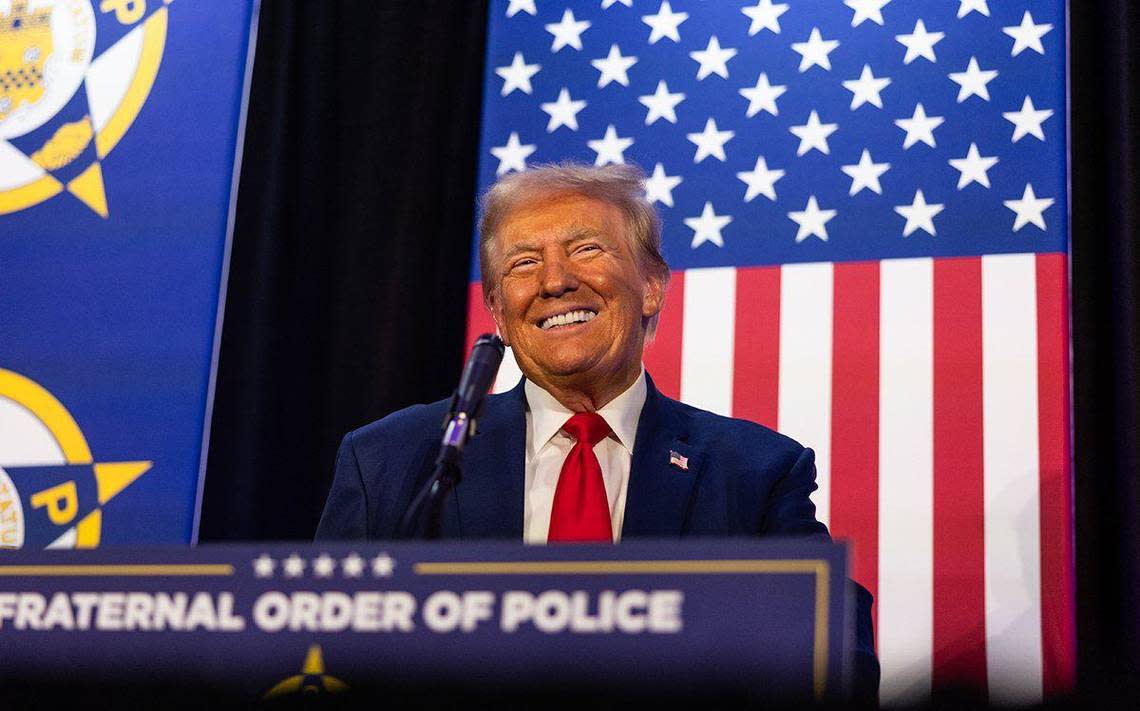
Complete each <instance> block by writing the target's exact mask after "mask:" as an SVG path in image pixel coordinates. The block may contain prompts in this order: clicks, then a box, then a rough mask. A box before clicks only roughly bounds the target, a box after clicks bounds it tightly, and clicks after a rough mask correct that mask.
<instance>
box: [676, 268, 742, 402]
mask: <svg viewBox="0 0 1140 711" xmlns="http://www.w3.org/2000/svg"><path fill="white" fill-rule="evenodd" d="M684 308H685V311H684V315H683V316H682V321H681V322H682V324H683V325H682V341H681V400H683V401H684V402H687V403H688V404H690V405H692V406H693V407H699V408H701V409H704V410H709V411H711V412H715V413H717V414H719V415H732V382H733V381H732V358H733V347H734V343H735V333H736V269H734V268H733V267H720V268H716V269H689V270H687V271H686V272H685V306H684Z"/></svg>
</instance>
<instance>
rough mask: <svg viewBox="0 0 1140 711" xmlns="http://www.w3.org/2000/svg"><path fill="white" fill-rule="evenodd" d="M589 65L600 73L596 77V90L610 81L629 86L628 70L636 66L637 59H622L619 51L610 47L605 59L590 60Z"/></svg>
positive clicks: (614, 47) (614, 46)
mask: <svg viewBox="0 0 1140 711" xmlns="http://www.w3.org/2000/svg"><path fill="white" fill-rule="evenodd" d="M590 64H592V65H594V69H597V70H598V71H599V72H601V75H600V76H599V77H598V88H599V89H600V88H601V87H603V86H605V85H606V84H609V83H610V82H611V81H616V82H617V83H618V84H621V85H622V86H629V74H628V73H627V72H628V71H629V68H630V67H632V66H633V65H634V64H637V57H623V56H622V55H621V49H620V48H619V47H618V46H617V45H616V44H612V45H610V53H609V54H608V55H607V56H606V58H605V59H591V60H590Z"/></svg>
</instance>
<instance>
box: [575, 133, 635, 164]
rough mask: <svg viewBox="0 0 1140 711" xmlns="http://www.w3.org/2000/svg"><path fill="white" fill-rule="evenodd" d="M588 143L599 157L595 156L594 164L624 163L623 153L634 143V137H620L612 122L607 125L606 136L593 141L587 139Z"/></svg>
mask: <svg viewBox="0 0 1140 711" xmlns="http://www.w3.org/2000/svg"><path fill="white" fill-rule="evenodd" d="M586 145H588V146H589V147H590V150H592V151H594V152H595V153H597V154H598V155H597V157H595V158H594V165H597V166H603V165H609V164H610V163H618V164H624V163H625V156H624V155H622V153H623V152H624V151H625V150H626V149H627V148H629V147H630V146H632V145H633V139H632V138H619V137H618V135H617V129H615V128H614V125H613V124H612V123H611V124H610V125H609V126H607V127H606V135H605V136H603V137H601V138H598V139H595V140H593V141H586Z"/></svg>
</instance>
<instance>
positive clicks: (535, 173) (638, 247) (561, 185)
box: [479, 162, 669, 337]
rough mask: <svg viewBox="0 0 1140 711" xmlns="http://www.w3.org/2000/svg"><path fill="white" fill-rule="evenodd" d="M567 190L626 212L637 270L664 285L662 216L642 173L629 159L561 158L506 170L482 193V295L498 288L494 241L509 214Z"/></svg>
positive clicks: (649, 332)
mask: <svg viewBox="0 0 1140 711" xmlns="http://www.w3.org/2000/svg"><path fill="white" fill-rule="evenodd" d="M566 193H574V194H577V195H583V196H585V197H588V198H591V199H594V200H599V201H601V202H604V203H606V204H609V205H613V206H614V207H616V208H617V209H618V210H619V211H621V213H622V216H623V217H624V218H625V224H626V230H625V232H626V239H628V240H629V243H630V246H631V247H632V248H633V252H634V254H635V255H636V256H637V262H638V266H639V267H640V269H641V273H642V274H643V275H645V276H650V277H655V278H657V279H659V280H660V281H661V286H662V290H664V288H665V286H666V285H667V284H668V283H669V265H668V264H666V263H665V258H664V257H663V256H661V218H660V217H658V215H657V210H655V209H654V208H653V205H652V204H650V202H649V201H648V200H646V199H645V173H644V172H643V171H642V170H641V169H640V168H638V167H637V166H632V165H607V166H602V167H600V168H599V167H595V166H592V165H585V164H582V163H572V162H564V163H557V164H548V165H540V166H536V167H533V168H529V169H527V170H525V171H523V172H521V173H508V174H507V175H504V176H503V177H501V178H499V179H498V180H497V181H496V182H495V184H494V185H492V186H491V187H490V188H488V189H487V191H486V192H485V193H483V197H482V200H481V202H480V207H481V218H480V220H479V271H480V277H481V278H482V281H483V295H484V298H485V299H486V300H488V302H489V301H490V298H491V294H492V290H494V289H498V283H497V281H496V279H497V275H496V274H495V273H494V265H495V260H496V256H497V255H496V254H495V247H496V240H497V238H498V233H499V230H500V229H501V228H502V225H503V221H504V220H505V219H506V217H507V215H508V214H509V213H510V212H511V211H512V210H514V209H515V208H516V207H519V206H520V205H523V204H525V203H529V202H532V201H534V200H537V199H540V198H544V197H552V196H555V195H560V194H566ZM657 320H658V316H654V317H653V318H652V319H650V322H649V324H648V327H647V329H646V335H647V336H649V337H652V335H653V333H654V331H655V330H656V328H657Z"/></svg>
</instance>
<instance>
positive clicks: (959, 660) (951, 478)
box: [933, 257, 986, 689]
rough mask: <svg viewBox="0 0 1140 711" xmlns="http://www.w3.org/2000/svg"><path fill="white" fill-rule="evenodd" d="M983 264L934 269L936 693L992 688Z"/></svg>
mask: <svg viewBox="0 0 1140 711" xmlns="http://www.w3.org/2000/svg"><path fill="white" fill-rule="evenodd" d="M982 437H983V432H982V263H981V259H979V258H977V257H971V258H968V259H939V260H936V261H935V262H934V560H933V564H934V610H935V614H934V629H933V634H934V649H933V656H934V658H933V661H934V669H933V683H934V686H935V688H937V687H939V686H946V685H948V684H969V685H971V686H976V687H978V688H982V689H984V688H985V684H986V633H985V621H986V620H985V610H986V596H985V553H984V542H985V538H984V530H983V526H984V523H985V509H984V498H983V482H984V478H983V459H982V456H983V455H982Z"/></svg>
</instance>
